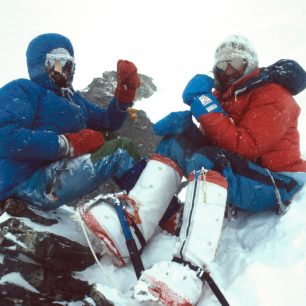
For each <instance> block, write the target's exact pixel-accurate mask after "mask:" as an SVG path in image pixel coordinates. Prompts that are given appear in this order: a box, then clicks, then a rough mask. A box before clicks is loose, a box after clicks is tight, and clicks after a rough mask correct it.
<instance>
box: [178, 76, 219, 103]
mask: <svg viewBox="0 0 306 306" xmlns="http://www.w3.org/2000/svg"><path fill="white" fill-rule="evenodd" d="M213 84H214V80H213V79H212V78H211V77H209V76H208V75H205V74H196V75H195V76H194V77H193V78H192V79H191V80H190V81H189V82H188V83H187V85H186V87H185V89H184V90H183V93H182V98H183V101H184V103H186V104H187V105H190V104H191V102H192V101H193V99H194V98H195V97H197V96H200V95H203V94H206V93H211V91H212V88H213Z"/></svg>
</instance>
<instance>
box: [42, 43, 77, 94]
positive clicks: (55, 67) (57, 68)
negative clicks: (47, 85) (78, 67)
mask: <svg viewBox="0 0 306 306" xmlns="http://www.w3.org/2000/svg"><path fill="white" fill-rule="evenodd" d="M45 67H46V70H47V73H48V75H49V78H50V79H51V80H52V81H54V83H55V84H56V85H57V86H58V87H60V88H66V87H69V85H71V83H72V80H73V74H74V69H75V63H74V57H73V56H71V55H70V54H69V52H68V51H67V50H66V49H64V48H58V49H54V50H52V51H51V52H50V53H48V54H47V55H46V61H45Z"/></svg>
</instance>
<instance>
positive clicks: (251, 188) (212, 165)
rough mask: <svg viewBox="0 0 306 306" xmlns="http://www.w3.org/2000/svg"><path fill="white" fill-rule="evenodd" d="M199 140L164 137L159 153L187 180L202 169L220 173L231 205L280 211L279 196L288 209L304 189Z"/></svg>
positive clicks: (276, 173)
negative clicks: (180, 170)
mask: <svg viewBox="0 0 306 306" xmlns="http://www.w3.org/2000/svg"><path fill="white" fill-rule="evenodd" d="M198 136H200V137H201V135H198ZM202 138H203V135H202ZM199 139H201V138H199V137H197V138H196V139H195V138H194V139H193V137H185V136H184V135H179V136H168V137H164V138H163V140H162V141H161V142H160V143H159V145H158V146H157V149H156V151H157V153H158V154H161V155H163V156H166V157H168V158H171V159H173V160H174V161H175V162H176V163H177V164H178V165H179V166H180V167H181V169H182V170H183V172H184V175H185V176H186V177H188V174H189V173H191V172H192V171H193V170H200V169H202V168H203V167H204V168H205V169H207V170H215V171H218V172H219V173H221V174H222V175H223V176H224V177H225V178H226V179H227V181H228V197H227V202H228V204H230V205H233V206H235V207H237V208H239V209H243V210H247V211H264V210H275V211H279V196H280V198H281V202H282V203H283V204H284V205H285V206H286V205H288V204H289V203H290V201H291V200H292V197H293V196H294V194H295V193H297V192H298V191H299V190H300V189H301V188H302V185H301V184H298V183H297V181H295V180H294V179H293V178H291V177H289V176H287V175H283V174H281V173H278V172H272V171H269V170H268V169H266V168H263V167H261V166H259V165H258V164H256V163H254V162H251V161H249V160H247V159H245V158H243V157H241V156H239V155H236V154H234V153H232V152H229V151H227V150H224V149H221V148H219V147H216V146H210V145H207V144H205V143H201V140H199Z"/></svg>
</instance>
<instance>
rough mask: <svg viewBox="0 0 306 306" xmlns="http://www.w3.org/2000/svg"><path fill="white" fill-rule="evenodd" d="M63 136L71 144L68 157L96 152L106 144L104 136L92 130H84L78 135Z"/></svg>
mask: <svg viewBox="0 0 306 306" xmlns="http://www.w3.org/2000/svg"><path fill="white" fill-rule="evenodd" d="M62 136H64V137H66V138H67V139H68V142H69V155H67V157H75V156H79V155H83V154H85V153H90V152H94V151H96V150H97V149H99V148H100V147H101V146H102V145H103V144H104V143H105V140H104V137H103V134H102V133H101V132H99V131H94V130H91V129H83V130H81V131H80V132H78V133H65V134H64V135H62Z"/></svg>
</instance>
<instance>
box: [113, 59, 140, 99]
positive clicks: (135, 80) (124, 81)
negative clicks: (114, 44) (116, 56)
mask: <svg viewBox="0 0 306 306" xmlns="http://www.w3.org/2000/svg"><path fill="white" fill-rule="evenodd" d="M139 86H140V78H139V76H138V73H137V68H136V66H135V64H134V63H132V62H129V61H126V60H119V61H118V63H117V87H116V89H115V97H116V98H117V99H118V101H120V102H125V103H131V102H132V101H133V100H134V99H135V95H136V90H137V88H138V87H139Z"/></svg>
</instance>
